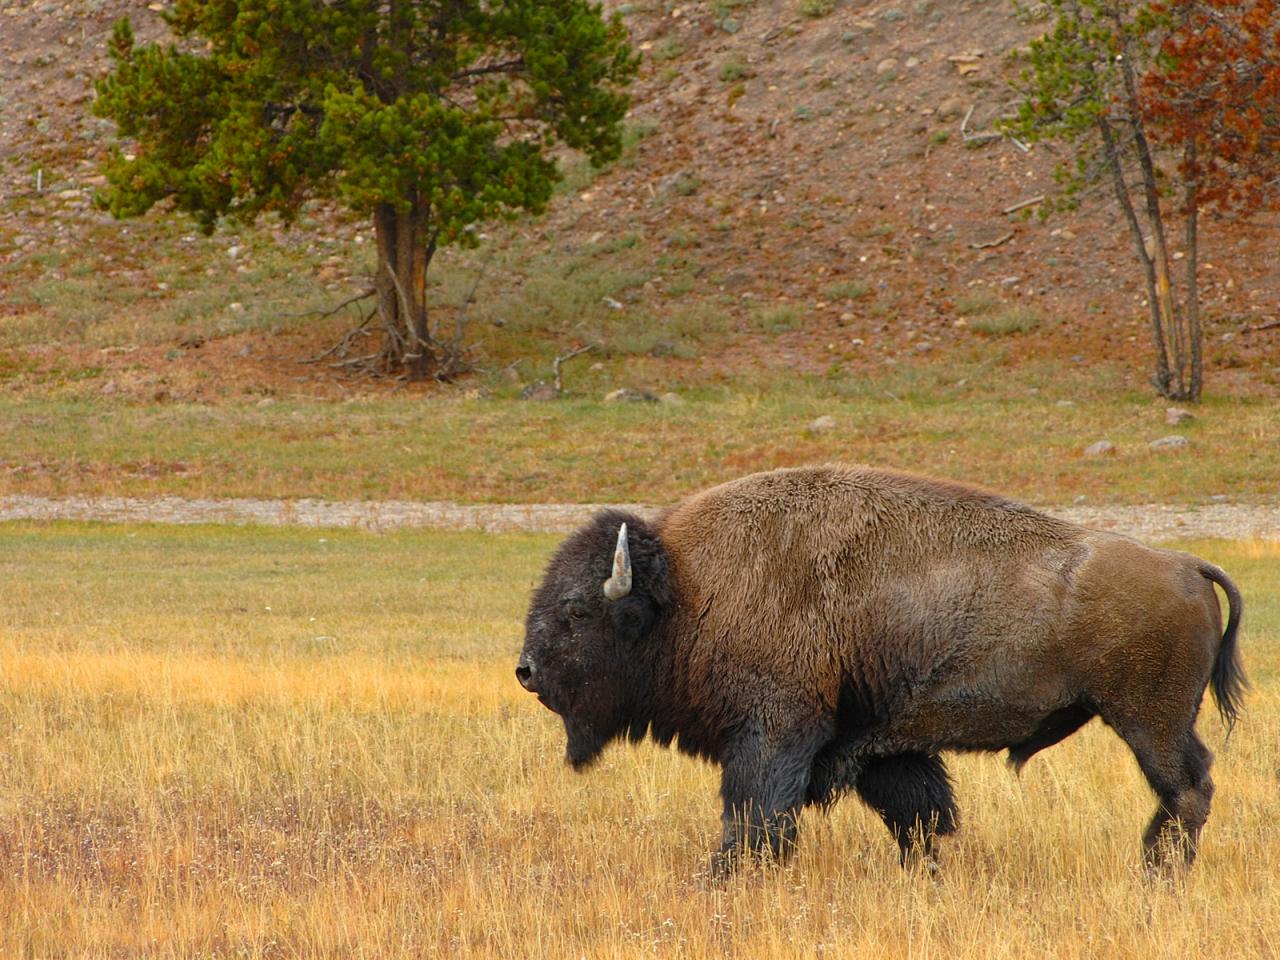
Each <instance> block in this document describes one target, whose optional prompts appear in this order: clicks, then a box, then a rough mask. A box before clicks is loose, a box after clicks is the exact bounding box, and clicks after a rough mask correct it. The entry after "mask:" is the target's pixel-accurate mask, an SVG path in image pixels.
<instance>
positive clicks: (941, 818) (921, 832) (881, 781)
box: [854, 753, 959, 866]
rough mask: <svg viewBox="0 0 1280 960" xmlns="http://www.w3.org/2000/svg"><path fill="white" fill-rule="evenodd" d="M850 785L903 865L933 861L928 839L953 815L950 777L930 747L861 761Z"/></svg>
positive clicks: (951, 826)
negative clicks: (879, 822) (876, 819)
mask: <svg viewBox="0 0 1280 960" xmlns="http://www.w3.org/2000/svg"><path fill="white" fill-rule="evenodd" d="M854 788H855V789H856V790H857V791H858V796H860V797H861V798H862V800H863V801H864V802H865V803H866V804H867V806H869V807H871V809H873V810H875V811H876V813H878V814H880V818H881V819H882V820H884V823H885V826H887V827H888V828H889V832H890V833H891V834H893V839H894V840H895V841H897V844H898V853H899V859H900V860H901V862H902V864H903V866H906V865H908V864H910V863H912V862H915V861H921V862H923V863H925V864H930V865H932V864H933V854H934V840H935V838H937V837H940V836H943V835H945V834H948V833H952V832H954V831H955V829H956V826H957V823H958V821H959V813H958V812H957V810H956V800H955V794H954V793H953V792H952V789H951V777H950V775H949V774H948V773H947V768H946V766H945V765H944V764H943V762H942V758H941V757H939V756H938V755H937V754H933V753H898V754H893V755H891V756H887V757H878V758H876V759H874V760H869V761H867V762H866V764H865V766H864V767H863V768H862V770H861V772H860V773H859V774H858V779H857V782H856V783H855V785H854Z"/></svg>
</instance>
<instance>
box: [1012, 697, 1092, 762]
mask: <svg viewBox="0 0 1280 960" xmlns="http://www.w3.org/2000/svg"><path fill="white" fill-rule="evenodd" d="M1095 716H1096V713H1095V712H1094V711H1093V710H1091V709H1090V708H1089V707H1086V706H1085V705H1084V704H1082V703H1078V702H1077V703H1072V704H1069V705H1067V706H1065V707H1062V708H1061V709H1059V710H1055V711H1053V713H1051V714H1049V715H1048V716H1047V717H1045V718H1044V719H1043V720H1041V721H1040V726H1038V727H1036V729H1035V732H1034V733H1032V734H1031V736H1029V737H1027V739H1025V740H1023V741H1021V742H1019V743H1015V744H1013V745H1012V746H1010V747H1009V766H1011V767H1013V771H1014V773H1022V768H1023V767H1024V766H1025V765H1026V762H1027V761H1028V760H1030V759H1031V758H1032V757H1033V756H1035V755H1036V754H1037V753H1039V752H1040V751H1041V750H1043V749H1045V748H1046V747H1052V746H1053V745H1054V744H1055V743H1059V742H1061V741H1063V740H1065V739H1066V738H1067V737H1069V736H1071V734H1073V733H1075V732H1076V731H1077V730H1079V729H1080V728H1081V727H1083V726H1084V725H1085V724H1086V723H1088V722H1089V721H1090V720H1092V719H1093V718H1094V717H1095Z"/></svg>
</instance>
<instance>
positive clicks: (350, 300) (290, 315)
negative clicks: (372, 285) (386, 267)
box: [280, 290, 377, 320]
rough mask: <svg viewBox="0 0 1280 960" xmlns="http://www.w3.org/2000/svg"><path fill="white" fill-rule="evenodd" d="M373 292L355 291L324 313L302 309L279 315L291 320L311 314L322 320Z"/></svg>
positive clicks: (370, 295)
mask: <svg viewBox="0 0 1280 960" xmlns="http://www.w3.org/2000/svg"><path fill="white" fill-rule="evenodd" d="M375 293H377V291H376V290H365V291H364V292H362V293H357V294H356V295H355V296H354V297H348V298H347V299H346V300H343V301H342V302H341V303H340V304H338V305H337V306H336V307H334V308H333V309H332V310H326V311H325V312H324V313H317V312H316V311H315V310H304V311H302V313H282V314H280V316H281V317H285V318H288V319H291V320H294V319H297V318H299V317H312V316H313V317H315V318H316V319H317V320H323V319H325V318H326V317H332V316H333V315H334V314H335V313H337V312H338V311H339V310H341V309H343V308H344V307H349V306H351V305H352V304H353V303H359V302H360V301H361V300H368V299H369V298H370V297H372V296H373V295H374V294H375Z"/></svg>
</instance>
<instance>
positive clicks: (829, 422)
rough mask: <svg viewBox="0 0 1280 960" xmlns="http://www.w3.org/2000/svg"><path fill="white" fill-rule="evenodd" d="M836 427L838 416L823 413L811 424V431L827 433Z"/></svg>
mask: <svg viewBox="0 0 1280 960" xmlns="http://www.w3.org/2000/svg"><path fill="white" fill-rule="evenodd" d="M835 428H836V418H835V417H833V416H831V415H830V414H823V415H822V416H820V417H818V419H816V420H814V421H813V422H812V423H810V424H809V432H810V433H826V432H828V431H830V430H834V429H835Z"/></svg>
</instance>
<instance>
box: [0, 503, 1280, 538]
mask: <svg viewBox="0 0 1280 960" xmlns="http://www.w3.org/2000/svg"><path fill="white" fill-rule="evenodd" d="M601 506H602V505H601V504H551V503H530V504H474V505H468V504H457V503H420V502H414V501H407V500H384V501H376V502H365V501H345V502H344V501H329V500H248V499H242V500H186V499H183V498H180V497H157V498H134V497H63V498H52V497H29V496H7V497H0V520H32V519H35V520H99V521H106V522H112V523H233V524H263V525H266V526H289V525H296V526H303V527H358V528H360V529H365V530H395V529H401V528H411V527H430V528H435V529H441V530H482V531H485V532H487V533H502V532H509V531H532V532H539V533H563V532H566V531H568V530H572V529H573V528H575V527H577V526H578V525H579V524H581V523H583V522H584V521H585V520H586V519H587V518H588V517H590V516H591V515H592V514H593V513H594V512H595V511H596V510H599V509H600V508H601ZM611 506H618V507H622V508H623V509H628V510H634V511H636V512H637V513H640V514H642V515H650V516H651V515H653V514H655V513H657V508H656V507H650V506H641V505H636V504H612V505H611ZM1046 512H1047V513H1051V514H1053V515H1055V516H1059V517H1063V518H1064V519H1067V520H1071V521H1074V522H1076V523H1081V524H1084V525H1085V526H1089V527H1096V528H1099V529H1103V530H1115V531H1117V532H1120V533H1126V534H1129V535H1130V536H1134V537H1137V538H1139V539H1140V540H1172V539H1197V538H1201V537H1227V538H1231V539H1260V540H1280V503H1275V504H1267V505H1245V504H1232V503H1210V504H1204V505H1201V506H1186V505H1179V506H1169V505H1165V504H1146V505H1143V506H1073V507H1050V508H1046Z"/></svg>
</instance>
